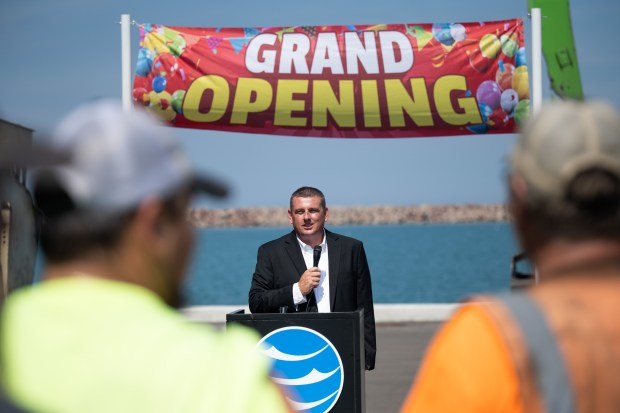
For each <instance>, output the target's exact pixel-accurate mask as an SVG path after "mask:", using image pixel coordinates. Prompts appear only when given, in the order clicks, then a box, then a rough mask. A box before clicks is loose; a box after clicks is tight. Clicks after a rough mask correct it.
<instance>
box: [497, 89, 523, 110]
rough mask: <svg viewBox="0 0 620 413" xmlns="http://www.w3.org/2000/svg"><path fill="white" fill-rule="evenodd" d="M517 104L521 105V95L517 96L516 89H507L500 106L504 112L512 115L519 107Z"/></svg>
mask: <svg viewBox="0 0 620 413" xmlns="http://www.w3.org/2000/svg"><path fill="white" fill-rule="evenodd" d="M517 103H519V95H517V92H515V91H514V89H506V90H504V91H503V92H502V96H501V97H500V106H501V107H502V109H503V110H504V112H506V113H508V114H511V113H512V111H513V110H515V107H517Z"/></svg>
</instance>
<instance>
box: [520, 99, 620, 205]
mask: <svg viewBox="0 0 620 413" xmlns="http://www.w3.org/2000/svg"><path fill="white" fill-rule="evenodd" d="M511 164H512V170H513V172H514V173H515V174H517V175H520V176H521V177H523V179H524V180H525V181H526V183H527V184H528V186H531V187H532V188H534V189H535V190H536V192H537V193H539V194H541V195H543V196H547V197H563V196H564V195H565V194H566V191H567V190H568V186H569V185H570V183H571V182H572V181H573V179H574V178H575V177H576V176H577V175H578V174H579V173H580V172H583V171H586V170H588V169H591V168H599V169H602V170H605V171H607V172H609V173H611V174H614V175H615V176H617V177H618V178H619V179H620V116H619V115H618V112H617V111H616V110H615V109H614V108H613V107H612V106H611V105H609V104H608V103H604V102H601V101H588V102H578V101H559V102H553V103H550V104H548V105H547V106H545V107H543V108H542V109H541V111H540V112H539V113H538V114H537V115H536V116H535V117H533V118H532V119H531V121H530V122H528V123H527V124H526V126H525V129H524V130H523V132H522V134H521V136H520V138H519V140H518V142H517V143H516V145H515V148H514V149H513V152H512V157H511Z"/></svg>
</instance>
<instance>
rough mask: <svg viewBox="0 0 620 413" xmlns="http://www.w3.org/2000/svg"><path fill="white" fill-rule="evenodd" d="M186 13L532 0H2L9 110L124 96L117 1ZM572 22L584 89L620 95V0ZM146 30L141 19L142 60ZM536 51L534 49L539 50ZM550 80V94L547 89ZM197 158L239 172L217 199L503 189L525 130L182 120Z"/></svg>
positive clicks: (369, 9)
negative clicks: (469, 132) (420, 134)
mask: <svg viewBox="0 0 620 413" xmlns="http://www.w3.org/2000/svg"><path fill="white" fill-rule="evenodd" d="M123 13H129V14H131V18H132V19H133V20H136V21H138V22H150V23H156V24H164V25H176V26H203V27H213V26H219V27H252V26H268V27H271V26H298V25H332V24H333V25H339V24H353V25H355V24H382V23H436V22H459V21H460V22H465V21H484V20H499V19H505V18H513V17H524V18H526V23H525V28H526V30H528V31H529V30H530V24H529V20H528V19H527V2H526V0H519V1H499V0H495V1H491V0H444V1H438V0H426V1H417V0H407V1H400V0H399V1H389V0H382V1H367V0H330V1H327V0H313V1H311V2H310V1H309V2H299V1H291V0H284V1H282V0H271V1H261V2H258V1H246V2H243V1H236V2H231V1H228V2H227V1H220V2H204V1H203V2H189V1H182V0H177V1H174V2H173V1H161V0H151V1H148V2H147V1H136V0H134V1H131V0H130V1H127V0H126V1H120V0H110V1H78V0H57V1H45V0H41V1H38V0H20V1H16V0H7V1H3V2H2V3H1V4H0V36H1V38H2V39H3V49H4V54H3V57H2V60H1V65H0V117H2V118H4V119H6V120H9V121H11V122H14V123H18V124H21V125H24V126H27V127H30V128H32V129H35V131H36V133H37V134H43V133H45V132H48V131H49V130H51V129H52V128H53V126H54V125H55V123H56V122H57V121H58V119H60V118H61V117H62V116H63V115H65V114H66V113H67V112H68V111H69V110H71V109H72V108H74V107H75V106H77V105H79V104H80V103H83V102H85V101H88V100H91V99H94V98H101V97H112V98H118V99H120V97H121V74H120V68H121V52H120V26H119V24H118V22H119V21H120V15H121V14H123ZM571 15H572V23H573V31H574V35H575V41H576V46H577V55H578V58H579V65H580V69H581V76H582V82H583V88H584V91H585V94H586V97H587V98H603V99H606V100H608V101H610V102H611V103H612V104H613V105H614V106H615V107H616V108H620V80H619V78H618V74H617V70H618V68H619V67H620V53H619V52H620V46H618V40H617V30H615V25H616V21H615V20H617V18H618V16H620V2H619V1H617V0H588V1H586V0H573V1H572V3H571ZM526 42H527V43H526V46H527V47H529V46H530V43H529V42H530V36H529V34H528V35H527V36H526ZM137 50H138V31H137V28H135V27H134V28H132V53H133V56H132V67H135V61H136V56H137ZM528 61H529V62H531V56H528ZM550 95H551V92H550V91H549V90H548V82H547V81H546V79H545V82H544V83H543V98H544V99H545V100H547V99H549V98H550ZM175 133H176V134H177V135H178V136H179V137H180V139H181V140H182V142H183V145H184V147H185V148H186V149H187V151H188V152H189V155H190V158H191V160H192V163H193V164H194V165H195V167H196V168H197V169H199V170H201V171H204V172H206V173H210V174H212V175H215V176H217V177H219V178H221V179H222V180H224V181H226V182H228V183H229V184H230V186H231V188H232V195H231V196H230V197H229V198H228V199H227V200H225V201H212V200H203V201H201V203H200V205H206V206H209V207H214V208H224V207H258V206H286V204H287V202H288V197H289V196H290V193H291V192H292V191H293V190H294V189H296V188H297V187H299V186H302V185H312V186H317V187H319V188H321V189H322V190H323V191H324V192H325V194H326V196H327V202H328V205H332V206H336V205H339V206H348V205H410V204H455V203H457V204H458V203H495V202H503V201H504V199H505V191H504V185H503V181H504V177H505V171H506V167H505V159H506V156H507V153H508V151H509V149H510V147H511V146H512V144H513V143H514V140H515V138H516V136H515V135H486V136H485V135H480V136H462V137H449V138H448V137H446V138H421V139H388V140H368V139H360V140H350V139H347V140H342V139H304V138H293V137H282V136H265V135H242V134H233V133H222V132H211V131H193V130H183V129H175Z"/></svg>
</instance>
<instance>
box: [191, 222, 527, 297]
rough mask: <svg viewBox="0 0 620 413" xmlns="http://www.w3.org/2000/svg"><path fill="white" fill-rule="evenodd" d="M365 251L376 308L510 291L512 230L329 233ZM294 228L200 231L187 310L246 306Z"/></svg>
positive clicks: (461, 227) (460, 227)
mask: <svg viewBox="0 0 620 413" xmlns="http://www.w3.org/2000/svg"><path fill="white" fill-rule="evenodd" d="M328 229H329V230H331V231H333V232H337V233H340V234H343V235H347V236H350V237H354V238H357V239H359V240H361V241H363V243H364V247H365V249H366V255H367V257H368V263H369V265H370V272H371V276H372V287H373V296H374V301H375V303H450V302H456V301H459V300H460V299H462V298H463V297H466V296H468V295H471V294H479V293H489V292H492V293H495V292H500V291H506V290H508V289H509V288H510V260H511V257H512V255H514V254H515V253H517V252H518V247H517V245H516V242H515V239H514V235H513V232H512V229H511V227H510V225H509V224H506V223H501V224H497V223H483V224H423V225H379V226H346V227H336V226H330V227H328ZM290 230H291V229H290V228H243V229H200V230H198V231H197V245H196V250H195V251H194V259H193V263H192V266H191V268H190V273H189V276H188V279H187V283H186V286H185V294H186V298H187V303H186V304H187V305H246V304H247V301H248V291H249V289H250V284H251V282H252V274H253V272H254V266H255V264H256V252H257V250H258V247H259V246H260V245H261V244H263V243H265V242H267V241H269V240H272V239H275V238H277V237H280V236H281V235H284V234H285V233H287V232H288V231H290Z"/></svg>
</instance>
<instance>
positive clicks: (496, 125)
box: [487, 108, 509, 129]
mask: <svg viewBox="0 0 620 413" xmlns="http://www.w3.org/2000/svg"><path fill="white" fill-rule="evenodd" d="M508 120H509V119H508V114H507V113H506V112H504V110H503V109H502V108H497V109H495V110H494V111H493V112H491V114H490V115H489V119H488V120H487V124H488V125H489V127H491V128H492V129H500V128H503V127H505V126H506V124H507V123H508Z"/></svg>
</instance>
